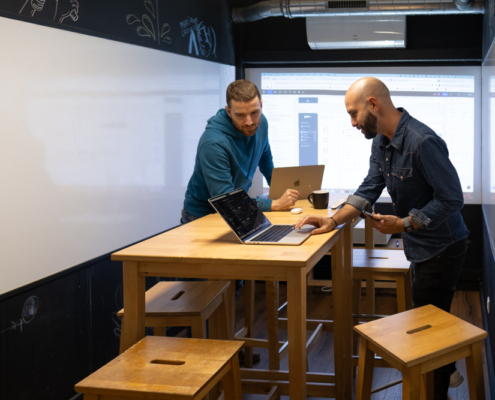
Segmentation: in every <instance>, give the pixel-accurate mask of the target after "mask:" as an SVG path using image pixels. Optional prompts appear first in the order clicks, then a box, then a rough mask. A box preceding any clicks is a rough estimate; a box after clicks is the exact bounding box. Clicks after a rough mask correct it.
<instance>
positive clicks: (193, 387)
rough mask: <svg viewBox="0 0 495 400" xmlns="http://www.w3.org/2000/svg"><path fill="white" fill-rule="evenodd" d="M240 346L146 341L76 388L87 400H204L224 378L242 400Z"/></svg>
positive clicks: (229, 393) (228, 395)
mask: <svg viewBox="0 0 495 400" xmlns="http://www.w3.org/2000/svg"><path fill="white" fill-rule="evenodd" d="M243 345H244V343H242V342H237V341H222V340H211V339H210V340H205V339H184V338H173V337H155V336H147V337H145V338H144V339H142V340H141V341H139V342H138V343H137V344H136V345H134V346H132V347H131V348H129V349H128V350H127V351H125V352H124V353H122V354H121V355H119V356H118V357H117V358H115V359H114V360H112V361H110V362H109V363H108V364H107V365H105V366H104V367H102V368H100V369H99V370H98V371H96V372H95V373H93V374H91V375H90V376H89V377H87V378H86V379H84V380H83V381H81V382H79V383H78V384H77V385H76V386H75V390H76V392H79V393H84V400H105V399H108V400H114V399H117V398H118V399H121V398H122V399H129V400H138V399H157V400H182V399H202V398H203V397H205V396H206V395H207V394H208V392H209V391H210V390H211V389H212V388H214V387H215V385H216V384H217V383H218V382H219V381H220V380H222V379H223V388H224V392H225V399H228V400H233V399H236V400H242V393H241V378H240V371H239V357H238V353H239V350H241V348H242V346H243Z"/></svg>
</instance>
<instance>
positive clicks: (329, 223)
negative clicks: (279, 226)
mask: <svg viewBox="0 0 495 400" xmlns="http://www.w3.org/2000/svg"><path fill="white" fill-rule="evenodd" d="M306 224H308V225H313V226H316V229H313V231H312V232H311V234H312V235H318V234H319V233H325V232H330V231H331V230H333V229H335V221H334V220H333V219H330V218H328V217H324V216H323V215H307V216H305V217H302V218H301V219H300V220H299V221H297V222H296V224H295V227H296V229H301V227H302V226H303V225H306Z"/></svg>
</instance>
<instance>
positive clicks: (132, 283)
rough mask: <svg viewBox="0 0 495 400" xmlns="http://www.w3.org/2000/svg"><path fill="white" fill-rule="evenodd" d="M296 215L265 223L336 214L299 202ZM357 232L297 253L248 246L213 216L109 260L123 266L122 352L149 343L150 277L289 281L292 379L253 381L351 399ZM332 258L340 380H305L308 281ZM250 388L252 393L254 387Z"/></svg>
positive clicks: (348, 229) (290, 391) (274, 376)
mask: <svg viewBox="0 0 495 400" xmlns="http://www.w3.org/2000/svg"><path fill="white" fill-rule="evenodd" d="M296 207H302V208H303V213H302V214H299V215H297V216H295V215H292V214H291V213H290V211H280V212H270V213H266V214H265V215H266V217H267V218H268V219H269V220H270V221H271V222H272V223H276V224H293V223H295V222H296V221H297V220H299V218H300V217H301V216H304V215H308V214H321V215H331V214H332V212H331V211H330V210H314V209H313V207H312V206H311V205H310V204H309V202H308V201H307V200H300V201H298V202H297V204H296ZM356 222H357V221H356ZM354 225H355V223H348V224H342V225H340V226H339V227H338V228H337V229H335V230H334V231H332V232H329V233H325V234H322V235H314V236H311V237H310V238H309V239H308V240H306V241H305V242H304V243H303V244H302V245H300V246H281V245H266V246H265V245H243V244H242V243H241V242H240V241H239V240H238V239H237V237H236V236H235V235H234V233H233V232H232V231H231V230H230V228H229V227H228V226H227V224H226V223H225V222H224V221H223V219H222V218H221V217H220V216H219V215H218V214H212V215H208V216H206V217H203V218H200V219H198V220H196V221H193V222H191V223H189V224H187V225H183V226H180V227H178V228H176V229H173V230H171V231H168V232H165V233H163V234H161V235H158V236H155V237H153V238H151V239H148V240H145V241H143V242H140V243H138V244H136V245H134V246H130V247H128V248H126V249H124V250H121V251H118V252H116V253H114V254H112V260H114V261H123V270H124V308H125V313H126V314H125V315H126V317H125V319H124V324H125V325H124V327H123V330H122V332H123V336H122V338H121V340H122V341H123V348H124V349H127V348H129V347H131V346H132V345H134V344H135V343H137V342H138V341H139V340H140V339H142V338H143V337H144V332H145V329H144V328H145V326H144V311H145V306H144V300H145V277H146V276H160V277H181V278H207V279H229V280H234V279H245V280H262V281H287V298H288V305H287V329H288V338H289V371H257V372H256V373H255V375H252V374H251V375H248V376H249V378H254V377H256V378H257V379H260V380H264V384H265V385H266V384H273V383H276V384H277V386H279V388H280V389H281V394H282V395H289V396H290V398H291V399H304V398H306V396H315V397H316V396H317V397H331V398H337V399H349V400H350V399H352V227H353V226H354ZM330 250H331V251H332V281H333V289H332V291H333V315H334V320H333V324H332V323H328V324H326V328H327V329H329V328H328V327H329V326H330V329H332V328H333V331H334V347H335V356H334V358H335V374H321V373H310V372H306V276H307V274H308V273H309V272H310V271H311V270H312V268H313V267H314V266H315V264H316V263H317V262H318V261H319V260H320V259H321V258H322V257H323V256H324V255H325V253H327V252H328V251H330ZM229 289H230V296H231V297H230V298H231V299H232V301H231V304H230V305H229V314H230V318H231V321H229V326H230V330H231V331H230V333H229V334H230V337H232V338H233V337H234V328H233V327H234V294H235V285H230V288H229ZM124 335H125V336H124ZM254 371H256V370H253V373H254ZM244 378H246V375H243V379H244ZM287 382H288V384H287ZM250 385H251V387H252V386H253V381H252V379H250ZM260 385H261V386H263V383H262V382H260ZM244 387H246V385H244Z"/></svg>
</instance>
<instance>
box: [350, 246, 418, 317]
mask: <svg viewBox="0 0 495 400" xmlns="http://www.w3.org/2000/svg"><path fill="white" fill-rule="evenodd" d="M352 258H353V262H352V274H353V279H354V286H355V287H354V293H355V296H356V297H355V308H354V313H355V314H359V304H360V294H361V281H362V280H365V281H366V314H374V313H375V281H377V280H384V281H395V282H396V285H397V311H398V312H403V311H406V310H410V309H412V306H413V305H412V281H411V272H410V265H411V263H410V262H409V261H407V259H406V255H405V254H404V252H403V251H398V250H381V249H354V250H353V253H352ZM356 292H357V293H356Z"/></svg>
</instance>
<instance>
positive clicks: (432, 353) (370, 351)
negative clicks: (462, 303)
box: [354, 305, 486, 400]
mask: <svg viewBox="0 0 495 400" xmlns="http://www.w3.org/2000/svg"><path fill="white" fill-rule="evenodd" d="M354 330H355V331H356V332H357V333H358V334H359V335H360V338H361V344H360V348H359V369H358V380H357V389H356V400H363V399H366V400H367V399H370V397H371V382H372V380H373V366H374V361H375V354H377V355H379V356H381V357H382V358H383V360H385V361H386V362H387V363H389V364H390V365H391V366H393V367H394V368H396V369H398V370H399V371H401V372H402V398H403V399H419V398H420V392H421V396H422V398H423V399H426V398H430V396H431V398H432V396H433V371H434V370H435V369H436V368H439V367H442V366H444V365H447V364H450V363H452V362H454V361H457V360H460V359H461V358H466V366H467V375H468V383H469V398H470V399H471V400H475V399H480V400H484V399H485V388H484V386H483V365H482V356H481V341H482V340H483V339H484V338H485V337H486V332H485V331H484V330H482V329H479V328H477V327H476V326H474V325H471V324H469V323H467V322H465V321H463V320H461V319H459V318H457V317H454V316H453V315H452V314H449V313H447V312H445V311H443V310H440V309H439V308H437V307H435V306H432V305H428V306H424V307H420V308H415V309H413V310H409V311H405V312H403V313H400V314H395V315H393V316H390V317H386V318H382V319H379V320H376V321H372V322H369V323H367V324H363V325H359V326H355V327H354Z"/></svg>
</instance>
